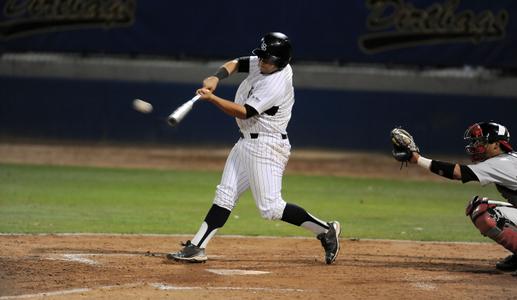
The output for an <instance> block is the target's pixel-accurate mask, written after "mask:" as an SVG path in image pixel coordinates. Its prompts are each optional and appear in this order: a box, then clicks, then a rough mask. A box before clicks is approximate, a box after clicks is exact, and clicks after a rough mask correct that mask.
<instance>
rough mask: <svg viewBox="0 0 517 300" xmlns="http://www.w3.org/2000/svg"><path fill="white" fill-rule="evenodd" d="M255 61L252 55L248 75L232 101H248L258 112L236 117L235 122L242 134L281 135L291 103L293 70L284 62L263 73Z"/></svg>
mask: <svg viewBox="0 0 517 300" xmlns="http://www.w3.org/2000/svg"><path fill="white" fill-rule="evenodd" d="M258 62H259V60H258V58H257V57H256V56H251V57H250V66H249V67H250V68H249V75H248V77H247V78H246V79H244V80H243V81H242V83H241V84H240V85H239V89H238V90H237V93H236V95H235V103H238V104H241V105H244V104H248V105H249V106H251V107H253V108H254V109H255V110H256V111H257V112H258V115H256V116H254V117H251V118H249V119H245V120H242V119H237V125H239V128H240V130H241V132H243V133H261V132H262V133H274V134H276V133H278V134H281V133H283V134H285V133H286V130H287V124H288V123H289V120H290V119H291V109H292V107H293V104H294V89H293V70H292V69H291V66H290V65H287V66H286V67H285V68H283V69H282V70H280V71H277V72H275V73H273V74H268V75H264V74H261V73H260V69H259V66H258ZM276 108H278V110H276ZM269 110H271V112H269Z"/></svg>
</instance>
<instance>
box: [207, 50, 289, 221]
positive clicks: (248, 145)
mask: <svg viewBox="0 0 517 300" xmlns="http://www.w3.org/2000/svg"><path fill="white" fill-rule="evenodd" d="M258 63H259V60H258V58H257V57H255V56H251V57H250V58H249V74H248V76H247V78H246V79H245V80H243V81H242V83H241V84H240V86H239V88H238V90H237V92H236V95H235V102H236V103H238V104H241V105H245V104H248V105H249V106H252V107H253V108H254V109H255V110H256V111H257V112H258V114H257V115H255V116H253V117H251V118H248V119H245V120H242V119H237V124H238V126H239V128H240V131H241V132H242V134H243V137H242V138H241V139H240V140H239V141H238V142H237V143H236V144H235V145H234V147H233V148H232V150H231V152H230V154H229V156H228V159H227V160H226V165H225V167H224V171H223V175H222V179H221V183H220V184H219V185H218V186H217V190H216V195H215V199H214V204H216V205H218V206H220V207H223V208H226V209H228V210H230V211H231V210H232V209H233V208H234V207H235V205H236V204H237V201H238V199H239V197H240V195H241V194H242V193H243V192H244V191H246V190H247V189H248V188H250V189H251V192H252V194H253V198H254V199H255V203H256V205H257V207H258V209H259V211H260V213H261V215H262V217H263V218H266V219H271V220H277V219H281V218H282V213H283V211H284V208H285V206H286V202H285V201H284V200H283V199H282V195H281V190H282V176H283V173H284V169H285V166H286V164H287V161H288V159H289V155H290V150H291V145H290V143H289V139H287V136H286V133H287V131H286V129H287V125H288V123H289V120H290V119H291V109H292V107H293V104H294V91H293V78H292V77H293V72H292V69H291V66H289V65H287V66H286V67H285V68H283V69H281V70H279V71H276V72H274V73H272V74H261V73H260V69H259V66H258ZM282 135H283V136H282Z"/></svg>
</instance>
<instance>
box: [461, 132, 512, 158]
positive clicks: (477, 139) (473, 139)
mask: <svg viewBox="0 0 517 300" xmlns="http://www.w3.org/2000/svg"><path fill="white" fill-rule="evenodd" d="M464 139H465V140H466V141H467V143H468V144H467V146H465V150H466V151H467V154H469V155H470V158H471V159H472V161H474V162H476V161H482V160H485V159H486V158H487V157H486V154H485V152H486V148H485V146H486V145H487V144H492V143H495V142H499V145H500V146H501V149H502V150H503V151H505V152H511V151H513V149H512V146H511V145H510V132H509V131H508V129H506V127H504V126H503V125H501V124H497V123H493V122H479V123H475V124H474V125H471V126H470V127H469V128H468V129H467V130H466V131H465V135H464Z"/></svg>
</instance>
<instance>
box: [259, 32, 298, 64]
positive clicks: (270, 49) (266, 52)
mask: <svg viewBox="0 0 517 300" xmlns="http://www.w3.org/2000/svg"><path fill="white" fill-rule="evenodd" d="M291 51H292V47H291V42H290V41H289V38H288V37H287V35H285V34H283V33H280V32H270V33H268V34H266V35H265V36H264V37H262V39H261V40H260V48H255V49H253V51H252V53H253V54H254V55H256V56H258V57H260V58H264V59H268V60H270V61H271V62H272V63H273V64H275V65H276V66H277V67H279V68H283V67H285V66H287V64H288V63H289V61H291Z"/></svg>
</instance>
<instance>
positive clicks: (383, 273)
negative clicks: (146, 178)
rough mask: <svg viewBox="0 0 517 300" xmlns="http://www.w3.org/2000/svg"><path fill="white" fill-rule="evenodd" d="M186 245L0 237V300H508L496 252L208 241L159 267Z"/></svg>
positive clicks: (172, 239) (147, 239)
mask: <svg viewBox="0 0 517 300" xmlns="http://www.w3.org/2000/svg"><path fill="white" fill-rule="evenodd" d="M182 239H183V240H184V239H185V237H179V236H139V235H107V236H105V235H3V236H0V253H1V256H0V299H1V300H7V299H20V298H23V299H26V298H38V297H41V296H44V295H46V298H49V299H50V298H51V299H89V298H99V299H127V298H131V299H134V298H138V299H161V298H173V299H202V298H205V299H379V298H383V299H485V298H490V299H510V298H513V297H515V295H517V285H516V284H515V283H516V282H517V278H515V277H512V276H511V275H510V274H508V273H501V272H498V271H496V270H495V269H494V268H493V264H494V262H495V261H496V260H497V259H499V258H500V257H503V256H504V255H506V254H507V253H506V252H505V251H504V250H503V249H501V247H499V246H497V245H495V244H479V243H471V244H455V243H423V242H405V241H371V240H369V241H348V240H343V241H342V242H343V247H342V251H341V253H340V256H339V258H338V260H337V261H336V263H335V264H333V265H325V264H324V262H323V251H322V248H321V247H320V245H319V242H318V241H317V240H315V239H307V238H269V237H263V238H260V237H258V238H247V237H215V238H214V239H213V241H212V243H211V244H210V248H209V251H208V256H209V261H208V262H207V263H204V264H184V263H175V264H165V263H164V262H163V255H164V254H163V253H166V252H168V251H171V250H176V249H178V247H179V246H178V245H177V243H179V241H180V240H182Z"/></svg>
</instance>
